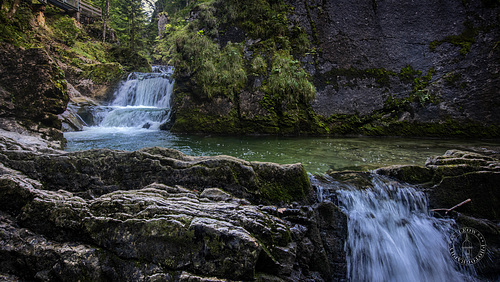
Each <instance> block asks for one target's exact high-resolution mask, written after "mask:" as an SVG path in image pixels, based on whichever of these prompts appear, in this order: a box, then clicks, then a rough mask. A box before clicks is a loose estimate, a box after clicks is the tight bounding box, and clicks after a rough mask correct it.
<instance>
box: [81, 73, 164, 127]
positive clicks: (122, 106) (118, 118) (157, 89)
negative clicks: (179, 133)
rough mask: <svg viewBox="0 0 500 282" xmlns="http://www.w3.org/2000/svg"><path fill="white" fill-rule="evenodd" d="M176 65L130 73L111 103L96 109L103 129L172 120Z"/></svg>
mask: <svg viewBox="0 0 500 282" xmlns="http://www.w3.org/2000/svg"><path fill="white" fill-rule="evenodd" d="M172 73H173V69H172V68H169V67H162V66H155V67H154V68H153V72H152V73H139V72H133V73H130V74H129V76H128V78H127V80H126V81H124V82H122V83H121V84H120V86H119V87H118V90H117V91H116V92H115V94H114V100H113V101H112V102H111V104H110V105H109V106H99V107H97V108H94V109H92V110H93V112H92V115H93V117H92V120H93V123H94V126H93V127H91V128H87V130H90V131H92V130H94V131H96V130H97V131H98V132H101V133H105V132H113V131H122V132H123V131H133V130H137V129H141V128H144V129H160V127H161V126H162V125H164V124H166V123H167V122H168V121H169V120H170V102H171V94H172V89H173V85H174V81H173V79H172V78H171V75H172Z"/></svg>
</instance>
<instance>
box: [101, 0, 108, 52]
mask: <svg viewBox="0 0 500 282" xmlns="http://www.w3.org/2000/svg"><path fill="white" fill-rule="evenodd" d="M108 18H109V0H106V4H105V5H104V10H103V16H102V21H103V28H102V43H106V29H107V28H108Z"/></svg>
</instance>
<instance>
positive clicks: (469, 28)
mask: <svg viewBox="0 0 500 282" xmlns="http://www.w3.org/2000/svg"><path fill="white" fill-rule="evenodd" d="M464 26H465V29H464V31H463V32H462V33H461V34H459V35H449V36H446V37H445V38H444V39H441V40H434V41H432V42H431V43H430V44H429V48H430V49H431V51H434V50H436V48H437V47H439V46H440V45H441V44H443V43H450V44H453V45H455V46H458V47H460V50H459V52H460V54H462V55H464V56H465V55H467V53H469V52H470V48H471V46H472V44H474V43H475V42H476V39H475V37H476V36H477V34H478V31H477V29H475V28H474V26H473V24H472V23H471V22H465V23H464Z"/></svg>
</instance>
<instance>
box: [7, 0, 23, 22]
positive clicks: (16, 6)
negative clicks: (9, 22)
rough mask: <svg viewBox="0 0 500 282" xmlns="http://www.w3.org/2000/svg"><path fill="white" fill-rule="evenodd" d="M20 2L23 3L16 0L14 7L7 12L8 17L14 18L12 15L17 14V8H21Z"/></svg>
mask: <svg viewBox="0 0 500 282" xmlns="http://www.w3.org/2000/svg"><path fill="white" fill-rule="evenodd" d="M19 4H21V0H14V4H12V8H10V11H9V12H8V13H7V18H8V19H12V17H13V16H14V15H15V14H16V12H17V8H19Z"/></svg>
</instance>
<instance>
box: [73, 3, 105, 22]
mask: <svg viewBox="0 0 500 282" xmlns="http://www.w3.org/2000/svg"><path fill="white" fill-rule="evenodd" d="M77 1H78V0H77ZM80 14H85V16H87V17H91V18H100V17H101V9H100V8H98V7H96V6H93V5H91V4H90V3H88V2H85V1H83V0H80Z"/></svg>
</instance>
